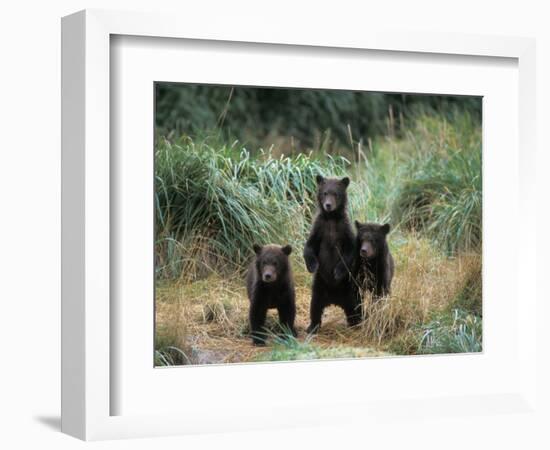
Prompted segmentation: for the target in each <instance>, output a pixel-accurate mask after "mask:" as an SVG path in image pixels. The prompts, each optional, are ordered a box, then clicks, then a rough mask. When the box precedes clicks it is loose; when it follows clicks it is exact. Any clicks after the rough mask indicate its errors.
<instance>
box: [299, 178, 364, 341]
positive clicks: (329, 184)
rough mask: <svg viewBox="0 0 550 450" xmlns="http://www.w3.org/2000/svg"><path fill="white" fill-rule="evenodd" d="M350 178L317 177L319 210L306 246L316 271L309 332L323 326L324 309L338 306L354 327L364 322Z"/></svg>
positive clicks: (310, 267) (306, 255)
mask: <svg viewBox="0 0 550 450" xmlns="http://www.w3.org/2000/svg"><path fill="white" fill-rule="evenodd" d="M349 183H350V180H349V178H348V177H344V178H342V179H338V178H325V177H322V176H321V175H318V176H317V203H318V212H317V216H316V217H315V221H314V222H313V227H312V229H311V232H310V234H309V238H308V240H307V242H306V245H305V247H304V259H305V262H306V267H307V270H308V271H309V272H311V273H313V274H314V275H313V286H312V295H311V305H310V324H309V327H308V329H307V332H308V333H315V332H317V331H318V330H319V328H320V326H321V319H322V317H323V311H324V309H325V308H326V307H327V306H329V305H337V306H339V307H341V308H342V309H343V310H344V313H345V314H346V318H347V322H348V324H349V325H350V326H352V325H356V324H358V323H359V322H360V321H361V315H362V312H361V302H360V299H359V298H358V296H357V291H356V289H355V288H354V282H353V277H352V275H353V270H354V266H355V235H354V234H353V230H352V228H351V224H350V221H349V218H348V210H347V205H348V196H347V188H348V186H349Z"/></svg>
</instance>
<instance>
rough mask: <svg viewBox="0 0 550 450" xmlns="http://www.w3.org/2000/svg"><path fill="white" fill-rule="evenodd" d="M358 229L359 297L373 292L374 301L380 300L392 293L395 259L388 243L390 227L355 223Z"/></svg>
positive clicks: (357, 276) (387, 225) (357, 279)
mask: <svg viewBox="0 0 550 450" xmlns="http://www.w3.org/2000/svg"><path fill="white" fill-rule="evenodd" d="M355 227H356V229H357V244H356V249H357V262H358V264H357V275H356V281H357V286H358V287H359V290H360V292H359V295H360V296H361V297H363V293H364V291H365V290H367V291H369V292H372V295H373V299H374V300H375V301H376V300H379V299H380V298H381V297H384V296H386V295H388V294H390V292H391V282H392V279H393V273H394V262H393V257H392V255H391V253H390V249H389V247H388V243H387V239H386V237H387V235H388V233H389V232H390V225H389V224H387V223H386V224H384V225H379V224H376V223H364V224H362V223H360V222H358V221H355Z"/></svg>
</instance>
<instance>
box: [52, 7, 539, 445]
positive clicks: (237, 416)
mask: <svg viewBox="0 0 550 450" xmlns="http://www.w3.org/2000/svg"><path fill="white" fill-rule="evenodd" d="M115 35H116V36H138V37H139V36H141V37H157V38H171V39H186V40H193V41H196V40H201V41H213V42H233V43H242V45H246V44H247V43H249V44H250V43H254V45H259V44H261V45H265V46H266V49H267V47H268V46H269V45H273V44H283V45H284V46H287V47H283V46H281V47H278V48H279V50H278V51H280V52H284V51H285V48H290V47H289V46H300V48H302V49H305V50H306V51H307V49H308V48H310V49H312V50H313V49H315V51H317V52H318V51H319V49H320V50H321V53H322V49H330V51H331V52H333V53H334V52H335V53H336V54H338V52H344V51H346V49H348V50H349V49H357V50H361V49H364V50H371V51H372V50H375V51H380V52H396V53H395V54H396V55H397V54H398V53H399V54H403V53H407V55H409V58H410V59H411V60H414V59H415V58H426V57H428V59H429V58H430V56H429V55H433V56H436V55H457V56H459V55H462V56H465V57H489V58H493V57H497V58H507V59H510V60H513V61H517V77H518V83H519V87H518V92H519V95H518V99H517V109H518V114H517V117H518V122H517V124H516V125H517V131H518V133H517V137H518V146H517V148H519V152H518V153H517V154H518V156H519V161H518V168H519V174H518V177H517V180H515V181H516V183H515V184H514V187H513V188H512V189H513V192H512V194H513V198H514V200H515V202H514V209H513V210H514V212H515V214H517V217H520V216H521V222H522V224H523V225H524V226H526V227H532V228H533V229H534V228H535V221H536V215H535V211H536V208H535V207H534V199H535V197H536V196H535V195H534V193H533V191H534V185H533V183H532V182H531V175H532V174H533V173H534V171H535V152H534V148H535V143H534V136H535V133H534V126H535V108H534V101H535V95H536V86H535V82H534V77H535V45H534V41H533V40H531V39H525V38H511V37H487V36H471V35H457V34H444V33H426V34H419V33H399V32H395V31H389V30H386V31H384V30H376V31H374V30H373V29H371V30H369V31H368V32H365V31H364V30H349V32H348V33H345V34H339V35H338V36H331V35H327V34H325V33H323V32H321V31H319V32H318V33H317V34H315V33H313V34H312V33H308V34H307V36H306V35H304V34H303V33H301V32H300V31H299V30H295V29H291V30H285V31H284V32H283V31H277V32H274V31H270V30H269V29H268V30H267V31H266V30H262V29H261V28H259V27H256V28H254V27H252V28H251V27H249V28H246V29H245V28H240V27H235V26H233V25H232V24H227V26H226V27H223V26H222V27H217V28H216V30H211V29H210V30H209V29H206V28H204V27H203V26H202V25H201V23H200V21H197V22H189V23H187V22H186V23H185V26H182V23H181V20H180V19H178V18H176V17H171V16H169V15H164V14H144V13H127V12H112V11H109V12H107V11H96V10H92V11H90V10H87V11H82V12H79V13H76V14H73V15H71V16H67V17H65V18H63V21H62V57H63V60H62V126H63V130H62V146H63V149H62V174H63V175H62V176H63V180H62V227H63V229H62V430H63V431H64V432H65V433H68V434H70V435H73V436H76V437H78V438H81V439H85V440H97V439H110V438H124V437H128V438H129V437H146V436H162V435H171V434H184V433H197V432H208V431H233V430H248V429H259V428H265V427H266V426H269V427H281V426H289V425H292V426H296V425H304V426H307V425H310V424H312V423H326V424H329V423H334V422H335V421H347V420H349V421H353V420H358V419H360V418H366V417H369V418H373V417H376V416H377V415H378V416H383V417H385V418H386V419H390V420H394V419H395V414H394V412H393V411H394V409H395V408H394V406H395V404H396V403H395V402H400V404H401V405H403V404H406V407H405V410H406V411H408V413H409V414H411V415H418V414H420V415H422V414H425V411H426V409H429V408H430V405H435V404H437V405H438V408H440V410H441V414H443V415H445V414H451V411H452V414H459V415H466V416H467V415H471V414H496V413H499V412H502V411H503V410H507V411H513V412H517V413H519V414H522V413H528V412H529V413H532V412H533V411H536V407H537V406H536V403H535V399H536V382H535V380H536V356H537V355H536V353H535V352H534V351H533V350H532V349H535V348H536V345H535V344H536V327H535V314H534V311H535V310H536V292H535V287H534V285H532V286H531V287H526V289H527V292H526V291H524V292H523V296H522V302H521V304H519V303H518V308H519V309H518V316H517V322H516V323H515V326H517V330H518V341H517V342H516V341H515V344H518V343H521V345H518V348H517V361H519V362H520V363H519V367H518V370H517V374H516V373H515V372H514V379H513V380H510V382H509V384H507V385H506V388H504V387H502V389H501V388H500V387H499V389H500V390H498V389H497V391H495V392H491V393H489V394H486V395H484V394H483V392H477V393H472V392H464V395H463V396H462V397H457V394H456V393H453V394H452V395H451V396H449V397H442V396H441V394H440V392H441V391H438V393H436V394H434V395H432V396H431V397H430V395H427V394H426V393H422V395H421V398H414V397H409V396H407V395H405V394H403V393H401V394H399V393H398V394H397V395H394V396H393V397H392V398H389V396H388V399H386V400H385V399H384V398H383V397H381V398H377V399H374V400H373V401H366V400H364V399H361V401H342V402H337V401H335V400H332V401H330V409H329V408H325V409H323V408H322V404H316V405H313V404H305V405H301V406H300V407H297V405H296V404H292V405H290V404H286V405H285V402H284V401H281V402H280V403H278V404H277V405H276V406H275V405H274V406H273V407H272V408H271V409H272V412H273V414H272V416H271V417H270V420H269V425H266V424H265V420H262V417H257V416H258V414H257V413H254V412H252V411H250V410H248V411H247V409H246V407H244V406H240V407H239V406H238V405H237V406H235V405H234V404H229V405H228V404H220V405H215V408H214V409H215V410H216V411H215V412H214V411H212V412H211V413H209V412H208V411H205V410H204V408H203V409H202V410H201V408H199V407H198V406H199V404H198V402H199V401H200V400H199V399H198V398H196V399H192V401H191V404H190V405H187V408H186V409H185V410H183V409H182V411H181V412H177V411H172V412H162V411H160V412H159V411H156V410H155V411H154V413H153V412H152V413H150V414H148V413H147V410H146V408H145V411H139V412H136V413H131V414H117V415H113V414H112V411H113V404H112V399H113V395H114V391H115V390H116V389H120V388H121V386H119V385H117V383H116V382H114V379H113V377H112V365H113V348H112V344H113V342H112V338H113V336H115V335H116V333H117V330H116V327H117V324H116V323H113V321H112V317H111V316H112V309H111V307H112V305H111V304H110V297H111V295H112V292H113V289H114V288H113V280H111V267H110V266H111V256H112V255H111V249H112V246H113V242H112V235H111V227H112V214H111V209H110V208H111V195H112V192H111V187H112V186H113V185H114V183H116V177H117V173H113V172H112V171H111V154H110V148H111V146H112V145H113V142H112V133H111V130H110V127H111V122H110V109H111V107H112V101H113V92H112V91H111V90H110V87H111V70H110V64H111V57H112V54H111V41H112V37H113V36H115ZM161 45H162V44H161ZM144 64H145V63H144ZM170 81H177V80H170ZM396 90H398V88H397V89H396ZM151 107H152V105H151ZM511 145H514V146H515V143H512V144H511ZM519 199H521V202H519ZM535 239H536V238H535V235H534V234H533V235H531V236H526V237H525V239H524V241H523V242H522V244H523V245H522V247H521V248H520V249H518V254H517V260H518V261H526V260H531V261H534V260H535V257H534V255H535V251H536V250H535V249H536V240H535ZM514 270H515V269H514ZM529 270H533V267H532V265H531V266H530V267H527V266H526V265H525V264H523V265H522V264H518V265H517V278H518V281H517V282H518V283H519V282H520V280H524V279H526V278H527V277H528V271H529ZM513 285H514V286H515V284H513ZM529 289H531V291H530V292H529ZM511 295H515V296H516V299H517V295H518V293H517V292H514V293H513V294H511ZM151 301H152V299H151ZM151 323H152V319H151ZM453 358H456V356H455V357H453ZM426 361H427V359H426ZM322 364H332V365H331V366H330V367H336V366H335V365H334V364H333V363H325V362H316V363H315V367H316V368H319V367H321V366H319V365H322ZM338 364H339V367H340V369H341V370H358V367H359V366H357V365H356V366H354V367H352V366H350V365H349V362H347V363H346V362H341V363H338ZM389 364H391V366H392V367H393V369H394V370H400V369H401V370H403V369H405V366H404V364H406V363H405V362H404V361H403V360H400V359H394V360H393V361H392V362H390V363H389ZM258 367H259V368H258ZM273 367H274V366H273ZM277 367H282V366H277ZM312 367H314V366H313V365H311V364H310V365H307V364H305V365H301V368H300V370H301V371H302V372H311V373H313V371H315V370H317V369H312ZM340 369H337V370H340ZM174 370H178V369H174ZM208 370H210V375H211V374H212V370H221V368H219V367H215V368H208ZM238 370H239V372H238V373H239V375H241V376H242V374H246V373H248V374H250V373H254V374H255V375H258V374H263V373H265V372H266V371H268V370H274V369H270V368H269V366H267V365H263V366H261V365H248V366H247V367H244V366H241V367H240V368H239V369H238ZM275 370H278V371H279V373H281V374H283V375H282V376H284V371H285V370H286V369H279V368H278V369H275ZM232 373H233V375H232V376H235V377H236V376H237V375H236V374H237V370H233V372H232ZM515 375H517V376H515ZM178 376H181V378H182V380H184V379H185V376H186V374H185V372H181V371H180V372H179V374H178ZM230 376H231V375H230ZM336 376H338V375H336ZM503 386H504V385H503ZM197 389H200V386H199V387H197ZM434 392H435V390H434ZM193 402H195V403H193ZM328 402H329V401H328V400H327V404H328ZM243 403H244V404H246V402H243ZM268 406H269V405H268ZM209 407H210V408H212V405H209ZM194 408H196V409H194ZM400 414H401V416H400ZM400 414H397V416H400V417H402V413H400ZM428 415H429V414H427V416H428ZM255 416H256V417H255ZM224 418H225V420H224Z"/></svg>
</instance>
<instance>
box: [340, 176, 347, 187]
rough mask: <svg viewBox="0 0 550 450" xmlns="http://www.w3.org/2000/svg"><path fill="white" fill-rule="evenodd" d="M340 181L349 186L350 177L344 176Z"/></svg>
mask: <svg viewBox="0 0 550 450" xmlns="http://www.w3.org/2000/svg"><path fill="white" fill-rule="evenodd" d="M340 182H341V183H342V184H343V185H344V186H345V187H348V186H349V177H344V178H342V179H341V180H340Z"/></svg>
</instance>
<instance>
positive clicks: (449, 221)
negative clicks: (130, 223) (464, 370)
mask: <svg viewBox="0 0 550 450" xmlns="http://www.w3.org/2000/svg"><path fill="white" fill-rule="evenodd" d="M352 144H353V147H354V149H353V151H351V150H348V152H347V153H345V154H346V157H344V156H334V157H333V156H330V155H328V154H327V153H326V152H325V151H324V150H323V147H322V146H321V149H320V150H318V151H316V152H311V151H310V152H308V151H307V149H305V152H303V153H298V154H296V155H292V156H284V155H283V156H275V155H274V153H272V152H271V151H264V150H255V151H254V152H253V155H254V156H251V155H252V154H251V152H250V151H249V149H247V148H245V147H244V146H243V145H241V144H239V143H238V142H234V143H232V144H230V145H228V144H226V143H223V142H222V143H219V142H217V141H216V139H213V138H211V139H209V138H205V139H199V140H193V139H191V138H189V137H186V136H183V137H181V138H179V139H176V140H167V139H164V138H159V140H158V143H157V146H156V155H155V163H156V196H155V198H156V258H157V261H156V268H157V276H158V277H159V278H179V277H181V276H184V277H187V278H191V279H194V278H197V277H201V276H202V275H204V274H206V273H208V272H209V271H215V272H220V271H221V272H224V271H225V272H234V271H235V270H242V269H243V267H244V265H245V264H246V262H247V261H248V259H249V257H250V254H251V250H250V249H251V247H252V244H253V243H254V242H257V243H259V244H265V243H279V244H283V243H290V244H292V245H294V246H295V250H296V253H297V254H299V253H301V248H302V245H303V242H304V240H305V239H306V237H307V234H308V232H309V228H310V226H311V219H312V216H313V214H314V211H315V191H316V182H315V176H316V175H317V174H319V173H321V174H324V175H331V176H343V175H349V176H351V178H352V184H351V186H350V188H349V203H350V212H351V216H352V219H359V220H361V221H365V220H369V221H378V222H382V221H384V222H385V221H389V222H391V223H392V225H393V229H394V230H396V229H397V231H398V233H401V234H402V235H403V234H406V233H408V232H410V231H414V232H416V233H420V234H422V235H425V236H426V237H428V238H430V239H431V240H432V242H433V243H434V245H435V246H438V247H439V248H441V249H442V250H443V251H445V252H446V253H448V254H454V253H457V252H460V251H478V250H479V249H480V243H481V225H482V224H481V208H482V179H481V127H480V124H479V122H478V121H477V120H476V119H475V118H472V117H470V116H469V115H467V114H459V115H456V117H454V118H453V120H452V121H451V122H449V121H447V120H445V119H442V118H439V117H435V116H419V117H418V118H417V119H416V121H415V124H414V126H412V127H410V128H408V129H407V130H406V132H405V133H404V136H403V137H402V138H397V137H386V138H379V139H376V140H375V141H374V142H372V143H371V144H370V145H369V146H368V147H364V146H362V145H361V143H357V142H356V143H354V142H353V140H352ZM394 239H396V237H394Z"/></svg>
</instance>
